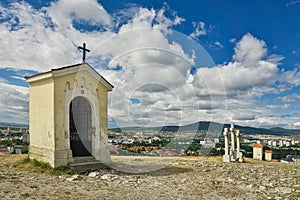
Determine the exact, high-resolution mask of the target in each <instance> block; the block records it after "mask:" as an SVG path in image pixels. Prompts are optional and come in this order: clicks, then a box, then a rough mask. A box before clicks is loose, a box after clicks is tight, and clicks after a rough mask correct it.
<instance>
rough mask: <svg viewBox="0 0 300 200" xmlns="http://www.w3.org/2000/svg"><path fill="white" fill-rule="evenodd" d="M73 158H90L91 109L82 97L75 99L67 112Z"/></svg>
mask: <svg viewBox="0 0 300 200" xmlns="http://www.w3.org/2000/svg"><path fill="white" fill-rule="evenodd" d="M69 115H70V117H69V119H70V122H69V127H70V147H71V150H72V153H73V157H80V156H92V155H91V154H92V108H91V105H90V103H89V102H88V101H87V100H86V99H85V98H84V97H75V98H74V99H73V100H72V101H71V103H70V111H69Z"/></svg>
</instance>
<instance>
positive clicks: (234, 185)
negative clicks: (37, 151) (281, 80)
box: [0, 154, 300, 200]
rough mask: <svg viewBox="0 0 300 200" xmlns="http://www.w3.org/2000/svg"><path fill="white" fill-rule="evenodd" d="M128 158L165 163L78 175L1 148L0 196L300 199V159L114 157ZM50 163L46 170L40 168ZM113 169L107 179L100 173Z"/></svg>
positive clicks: (137, 162)
mask: <svg viewBox="0 0 300 200" xmlns="http://www.w3.org/2000/svg"><path fill="white" fill-rule="evenodd" d="M112 160H113V161H115V162H120V163H126V164H133V163H135V164H143V163H144V164H145V163H148V164H149V163H163V164H166V163H168V165H167V166H166V167H163V168H161V169H159V170H157V171H153V172H150V173H146V174H145V173H144V174H143V173H141V174H126V173H119V172H116V171H100V172H99V175H98V176H97V177H98V178H90V177H88V176H86V175H80V178H79V179H77V180H74V181H68V180H67V178H69V177H71V175H68V174H66V173H61V174H60V175H59V174H56V173H53V169H48V168H47V166H43V164H41V163H36V164H34V163H33V161H29V160H28V159H27V160H26V155H1V154H0V161H1V165H0V188H1V190H0V199H1V200H3V199H300V175H299V174H300V165H289V164H283V163H270V162H263V161H257V160H252V159H246V163H223V162H222V159H221V158H220V157H180V158H176V159H174V158H161V157H117V156H114V157H112ZM44 168H46V169H47V170H41V169H44ZM105 174H113V177H114V178H113V179H109V180H103V179H101V176H102V175H105Z"/></svg>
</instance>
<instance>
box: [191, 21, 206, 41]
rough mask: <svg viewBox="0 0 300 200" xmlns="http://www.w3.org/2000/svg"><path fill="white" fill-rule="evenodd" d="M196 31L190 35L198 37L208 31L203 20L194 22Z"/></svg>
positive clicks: (194, 37)
mask: <svg viewBox="0 0 300 200" xmlns="http://www.w3.org/2000/svg"><path fill="white" fill-rule="evenodd" d="M192 25H193V28H194V31H193V32H192V33H191V34H190V37H191V38H193V39H197V38H198V37H199V36H201V35H206V34H207V31H206V28H205V23H204V22H202V21H199V22H198V23H197V22H192Z"/></svg>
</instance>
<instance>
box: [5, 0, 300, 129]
mask: <svg viewBox="0 0 300 200" xmlns="http://www.w3.org/2000/svg"><path fill="white" fill-rule="evenodd" d="M299 15H300V1H299V0H281V1H270V0H266V1H258V0H254V1H234V0H232V1H226V2H225V1H221V0H219V1H218V0H209V1H208V0H207V1H206V0H203V1H196V0H191V1H174V0H170V1H168V0H165V1H162V0H155V1H154V0H153V1H149V0H147V1H146V0H134V1H124V0H101V1H96V0H72V1H69V0H57V1H41V0H27V1H3V0H2V1H1V2H0V45H1V49H0V60H1V62H0V90H1V95H0V122H14V123H22V124H28V110H29V106H28V104H29V102H28V95H29V94H28V93H29V89H28V84H27V83H26V81H25V79H24V77H25V76H30V75H34V74H37V73H41V72H45V71H49V70H51V69H54V68H59V67H63V66H68V65H72V64H76V63H80V62H81V57H82V52H80V50H79V49H78V46H79V45H82V43H84V42H85V43H86V44H87V47H88V48H89V49H90V50H91V52H90V53H88V54H87V57H86V62H88V63H89V64H90V65H91V66H93V67H94V68H95V70H97V71H98V72H99V73H100V74H101V75H102V76H104V77H105V78H106V79H107V80H108V81H109V82H110V83H111V84H112V85H114V90H113V91H112V92H111V93H110V94H109V112H108V113H109V122H108V123H109V126H110V127H115V126H119V127H125V126H163V125H184V124H189V123H193V122H197V121H215V122H219V123H230V122H234V123H236V124H239V125H244V126H254V127H266V128H269V127H283V128H292V129H297V128H300V110H299V108H300V90H299V87H300V73H299V69H300V56H299V55H300V21H299V17H300V16H299ZM41 98H42V97H41Z"/></svg>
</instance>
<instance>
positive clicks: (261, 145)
mask: <svg viewBox="0 0 300 200" xmlns="http://www.w3.org/2000/svg"><path fill="white" fill-rule="evenodd" d="M253 147H258V148H263V147H264V145H263V144H253Z"/></svg>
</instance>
